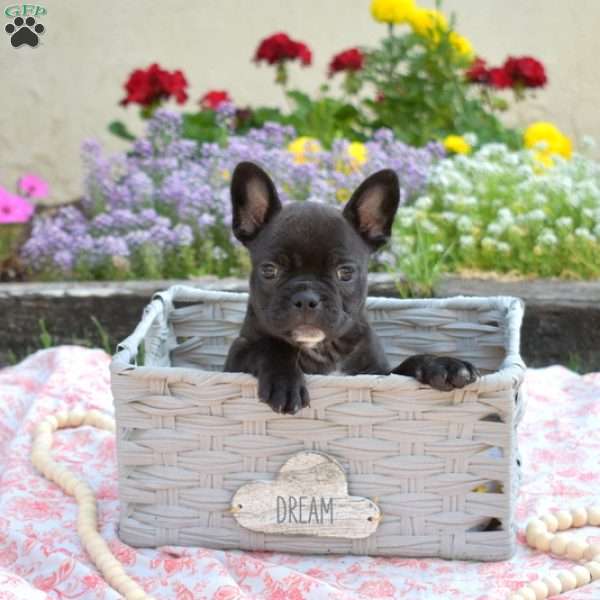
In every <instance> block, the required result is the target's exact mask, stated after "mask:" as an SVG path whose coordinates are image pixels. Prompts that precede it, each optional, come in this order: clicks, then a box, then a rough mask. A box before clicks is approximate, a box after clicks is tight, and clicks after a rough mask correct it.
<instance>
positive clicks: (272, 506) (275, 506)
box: [231, 452, 381, 539]
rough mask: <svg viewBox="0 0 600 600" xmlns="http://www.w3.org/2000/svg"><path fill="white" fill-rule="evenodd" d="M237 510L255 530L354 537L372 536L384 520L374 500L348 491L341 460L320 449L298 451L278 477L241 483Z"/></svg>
mask: <svg viewBox="0 0 600 600" xmlns="http://www.w3.org/2000/svg"><path fill="white" fill-rule="evenodd" d="M231 512H232V513H233V516H234V517H235V519H236V520H237V522H238V523H239V524H240V525H241V526H242V527H245V528H246V529H250V530H251V531H258V532H262V533H278V534H282V535H313V536H317V537H337V538H349V539H360V538H366V537H368V536H370V535H371V534H372V533H373V532H374V531H375V530H376V529H377V526H378V525H379V521H380V520H381V511H380V510H379V507H378V506H377V505H376V504H375V503H374V502H373V501H371V500H369V499H368V498H361V497H359V496H349V495H348V483H347V481H346V475H345V473H344V470H343V469H342V467H341V465H340V464H339V463H338V462H337V461H336V460H335V459H333V458H332V457H331V456H328V455H327V454H323V453H320V452H300V453H298V454H295V455H294V456H292V457H291V458H290V459H289V460H288V461H287V462H286V463H285V464H284V465H283V467H281V469H280V471H279V473H278V475H277V478H276V479H274V480H273V481H253V482H252V483H247V484H245V485H243V486H241V487H240V488H239V489H238V491H237V492H236V493H235V495H234V496H233V499H232V501H231Z"/></svg>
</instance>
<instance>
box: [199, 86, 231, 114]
mask: <svg viewBox="0 0 600 600" xmlns="http://www.w3.org/2000/svg"><path fill="white" fill-rule="evenodd" d="M223 102H231V98H230V96H229V93H228V92H226V91H225V90H211V91H210V92H206V94H204V96H202V98H200V105H201V106H202V107H203V108H211V109H212V110H217V108H219V106H221V104H223Z"/></svg>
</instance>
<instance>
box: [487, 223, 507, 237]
mask: <svg viewBox="0 0 600 600" xmlns="http://www.w3.org/2000/svg"><path fill="white" fill-rule="evenodd" d="M504 229H505V228H504V225H503V224H502V223H490V224H489V225H488V226H487V232H488V233H489V234H490V235H493V236H494V237H498V236H500V235H502V233H503V232H504Z"/></svg>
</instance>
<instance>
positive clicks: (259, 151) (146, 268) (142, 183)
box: [22, 111, 443, 279]
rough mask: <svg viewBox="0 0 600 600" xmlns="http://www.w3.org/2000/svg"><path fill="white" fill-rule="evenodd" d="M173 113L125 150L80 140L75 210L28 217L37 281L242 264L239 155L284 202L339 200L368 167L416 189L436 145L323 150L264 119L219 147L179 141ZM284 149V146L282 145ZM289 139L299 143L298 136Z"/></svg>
mask: <svg viewBox="0 0 600 600" xmlns="http://www.w3.org/2000/svg"><path fill="white" fill-rule="evenodd" d="M181 136H182V122H181V116H179V115H177V114H175V113H170V112H167V111H158V112H157V113H156V114H155V115H154V117H153V118H152V119H150V121H149V122H148V127H147V135H146V137H144V138H140V139H139V140H137V141H136V142H135V143H134V144H133V147H132V150H131V152H129V153H128V154H118V155H115V156H105V155H104V154H103V153H102V151H101V148H100V147H99V145H98V144H97V143H95V142H88V143H86V144H84V149H83V159H84V165H85V169H86V178H85V197H84V198H83V200H82V201H81V203H80V204H81V206H80V207H75V206H70V207H65V208H62V209H60V210H59V211H58V212H57V213H56V214H54V215H51V216H45V217H40V218H38V219H36V221H35V222H34V225H33V230H32V234H31V237H30V239H29V240H28V241H27V243H26V244H25V245H24V247H23V251H22V255H23V257H24V259H25V261H26V263H27V265H28V267H29V268H30V269H31V270H32V272H33V273H34V274H35V276H36V277H38V278H42V279H130V278H160V277H187V276H189V275H192V274H196V275H198V274H202V273H213V274H219V275H228V274H232V273H237V272H240V271H241V270H243V268H244V265H243V263H242V258H241V256H242V254H241V253H240V252H239V250H238V249H237V248H238V247H237V246H234V245H233V243H232V238H231V235H230V223H231V213H230V200H229V179H230V174H231V172H232V170H233V168H234V166H235V165H236V164H237V163H238V162H239V161H241V160H254V161H257V162H260V163H261V164H263V165H264V166H265V168H267V169H268V170H269V172H270V173H271V175H272V176H273V177H274V179H275V181H276V183H277V185H278V189H279V190H280V191H281V194H282V200H283V201H284V202H285V201H304V200H314V201H317V202H327V203H331V204H337V203H340V202H345V201H346V200H347V199H348V198H349V197H350V193H351V191H352V190H353V189H354V188H355V187H357V186H358V185H359V183H360V182H361V181H362V179H363V178H364V177H365V176H366V174H368V173H371V172H373V171H375V170H378V169H381V168H384V167H385V168H390V167H391V168H393V169H394V170H395V171H396V172H397V173H398V175H399V177H400V179H401V181H402V183H403V190H402V194H403V199H404V200H408V199H410V198H411V197H413V196H414V195H415V194H417V193H418V192H419V191H420V190H421V189H422V187H423V185H424V184H425V181H426V177H427V171H428V169H429V166H430V165H431V164H432V163H433V162H434V161H435V160H436V159H437V158H439V157H440V156H442V154H443V150H442V147H441V146H440V145H439V144H435V143H434V144H430V145H428V146H426V147H425V148H420V149H417V148H411V147H409V146H406V145H405V144H403V143H401V142H399V141H398V140H396V139H395V138H394V136H393V135H392V134H391V132H390V131H387V130H381V131H379V132H378V133H376V135H375V137H374V139H373V140H372V141H370V142H368V143H366V144H364V145H362V144H360V145H359V146H358V147H357V145H356V144H351V143H349V142H348V141H347V140H338V141H336V142H335V144H334V145H333V147H332V149H331V150H324V149H322V148H320V147H319V148H314V147H311V146H310V145H309V146H308V147H307V146H306V144H305V143H304V142H303V140H300V144H298V143H296V145H294V142H293V141H292V140H293V139H294V137H295V132H294V130H293V128H291V127H286V126H281V125H278V124H267V125H266V126H265V127H264V128H262V129H257V130H252V131H250V132H249V133H248V134H247V135H245V136H235V135H232V136H230V138H229V139H228V141H227V143H226V144H224V145H223V146H220V145H217V144H203V145H198V144H197V143H196V142H194V141H192V140H185V139H182V137H181ZM290 142H291V146H290V150H288V149H287V148H288V146H289V145H290ZM296 142H297V141H296Z"/></svg>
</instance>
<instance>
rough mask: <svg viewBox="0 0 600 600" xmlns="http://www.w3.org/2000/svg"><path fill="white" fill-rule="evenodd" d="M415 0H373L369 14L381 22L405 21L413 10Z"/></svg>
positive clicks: (400, 22)
mask: <svg viewBox="0 0 600 600" xmlns="http://www.w3.org/2000/svg"><path fill="white" fill-rule="evenodd" d="M415 8H416V7H415V0H373V2H371V15H372V16H373V18H374V19H375V20H376V21H379V22H381V23H395V24H396V25H400V24H402V23H407V22H409V20H410V16H411V14H412V13H413V11H414V10H415Z"/></svg>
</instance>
